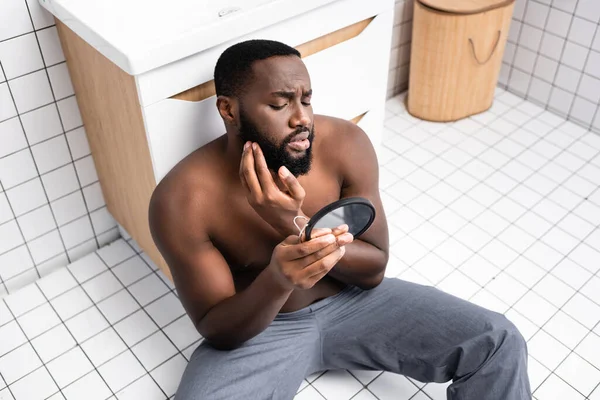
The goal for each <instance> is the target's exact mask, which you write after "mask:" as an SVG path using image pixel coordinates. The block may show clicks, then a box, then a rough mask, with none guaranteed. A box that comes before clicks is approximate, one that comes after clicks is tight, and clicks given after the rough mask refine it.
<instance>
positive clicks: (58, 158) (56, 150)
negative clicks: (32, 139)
mask: <svg viewBox="0 0 600 400" xmlns="http://www.w3.org/2000/svg"><path fill="white" fill-rule="evenodd" d="M31 151H32V153H33V157H34V159H35V163H36V165H37V167H38V171H39V172H40V174H45V173H46V172H49V171H51V170H54V169H57V168H59V167H62V166H65V165H66V164H68V163H70V162H71V154H70V152H69V147H68V146H67V139H66V137H65V135H59V136H57V137H55V138H52V139H49V140H46V141H45V142H42V143H39V144H36V145H34V146H32V147H31Z"/></svg>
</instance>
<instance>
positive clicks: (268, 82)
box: [238, 56, 314, 176]
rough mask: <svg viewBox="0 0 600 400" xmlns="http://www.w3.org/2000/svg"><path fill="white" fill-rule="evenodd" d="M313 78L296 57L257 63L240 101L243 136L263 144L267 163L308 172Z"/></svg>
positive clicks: (312, 136) (300, 173) (273, 166)
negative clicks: (311, 80) (311, 83)
mask: <svg viewBox="0 0 600 400" xmlns="http://www.w3.org/2000/svg"><path fill="white" fill-rule="evenodd" d="M311 94H312V91H311V89H310V78H309V76H308V72H307V71H306V68H305V66H304V63H303V62H302V60H300V59H299V58H298V57H296V56H286V57H272V58H269V59H267V60H261V61H258V62H255V63H254V65H253V76H252V77H250V78H249V83H248V86H247V90H246V92H245V94H244V95H243V96H242V98H240V102H239V129H238V130H239V135H240V137H241V139H242V140H243V142H246V141H252V142H256V143H258V144H259V146H260V147H261V149H262V151H263V153H264V156H265V160H266V162H267V166H268V167H269V168H270V169H271V170H273V171H275V172H276V171H278V170H279V168H280V167H281V166H282V165H285V166H286V167H287V168H288V169H289V170H290V172H291V173H292V174H293V175H295V176H300V175H304V174H306V173H308V171H309V170H310V166H311V161H312V143H313V139H314V123H313V112H312V106H311V105H310V99H311Z"/></svg>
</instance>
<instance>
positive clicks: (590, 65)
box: [585, 51, 600, 78]
mask: <svg viewBox="0 0 600 400" xmlns="http://www.w3.org/2000/svg"><path fill="white" fill-rule="evenodd" d="M585 72H586V73H588V74H590V75H592V76H594V77H596V78H600V52H597V51H591V52H590V55H589V58H588V60H587V63H586V66H585Z"/></svg>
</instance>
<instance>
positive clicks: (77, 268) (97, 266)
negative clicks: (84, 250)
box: [68, 253, 107, 283]
mask: <svg viewBox="0 0 600 400" xmlns="http://www.w3.org/2000/svg"><path fill="white" fill-rule="evenodd" d="M68 268H69V270H70V271H71V273H72V274H73V276H75V279H77V281H78V282H79V283H83V282H85V281H87V280H89V279H90V278H93V277H94V276H96V275H99V274H101V273H102V272H104V271H106V269H107V267H106V264H104V262H103V261H102V260H101V259H100V257H98V255H97V254H96V253H91V254H90V255H89V256H87V257H84V258H80V259H79V260H77V261H75V262H74V263H72V264H70V265H69V267H68Z"/></svg>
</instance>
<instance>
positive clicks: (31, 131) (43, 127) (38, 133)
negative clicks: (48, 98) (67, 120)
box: [21, 103, 62, 146]
mask: <svg viewBox="0 0 600 400" xmlns="http://www.w3.org/2000/svg"><path fill="white" fill-rule="evenodd" d="M21 121H22V122H23V127H24V128H25V134H26V135H27V140H28V141H29V145H30V146H31V145H34V144H36V143H39V142H41V141H43V140H46V139H49V138H51V137H54V136H56V135H59V134H60V133H62V126H61V125H60V119H59V117H58V109H57V108H56V104H54V103H52V104H49V105H47V106H45V107H41V108H38V109H35V110H33V111H30V112H28V113H25V114H21Z"/></svg>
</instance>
